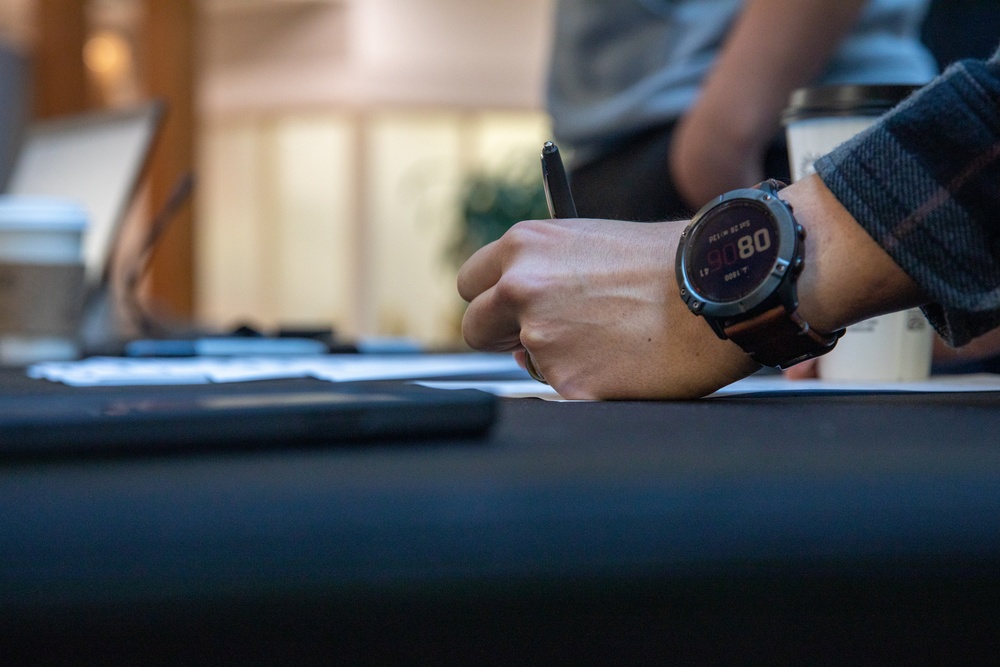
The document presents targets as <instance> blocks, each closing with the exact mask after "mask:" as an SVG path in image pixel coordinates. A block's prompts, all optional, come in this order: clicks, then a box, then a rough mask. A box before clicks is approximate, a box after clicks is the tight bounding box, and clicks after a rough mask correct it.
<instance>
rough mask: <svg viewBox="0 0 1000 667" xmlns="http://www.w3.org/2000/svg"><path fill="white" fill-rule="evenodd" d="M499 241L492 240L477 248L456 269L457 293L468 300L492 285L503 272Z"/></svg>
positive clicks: (470, 300)
mask: <svg viewBox="0 0 1000 667" xmlns="http://www.w3.org/2000/svg"><path fill="white" fill-rule="evenodd" d="M500 254H501V251H500V243H499V241H494V242H493V243H490V244H487V245H485V246H483V247H482V248H480V249H479V250H477V251H476V252H475V253H474V254H473V255H472V257H470V258H469V259H467V260H466V261H465V264H463V265H462V267H461V268H460V269H459V270H458V294H459V296H461V297H462V298H463V299H465V300H466V301H468V302H470V303H471V302H472V301H473V300H474V299H475V298H476V297H477V296H479V295H480V294H482V293H483V292H485V291H486V290H488V289H489V288H491V287H493V286H494V285H496V284H497V281H499V280H500V276H501V275H502V274H503V265H502V263H501V258H500Z"/></svg>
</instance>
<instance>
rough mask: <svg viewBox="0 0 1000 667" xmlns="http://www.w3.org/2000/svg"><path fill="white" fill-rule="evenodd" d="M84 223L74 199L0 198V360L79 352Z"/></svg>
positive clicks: (70, 355)
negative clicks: (78, 337)
mask: <svg viewBox="0 0 1000 667" xmlns="http://www.w3.org/2000/svg"><path fill="white" fill-rule="evenodd" d="M86 227H87V214H86V211H85V210H84V209H83V208H82V207H80V206H79V205H77V204H75V203H73V202H69V201H65V200H60V199H54V198H48V197H13V196H6V197H0V363H2V364H5V365H22V364H27V363H32V362H35V361H48V360H65V359H72V358H75V357H77V356H78V354H79V345H78V343H77V336H78V332H79V327H80V316H81V314H82V309H83V294H84V266H83V260H82V248H83V243H82V241H83V233H84V230H85V229H86Z"/></svg>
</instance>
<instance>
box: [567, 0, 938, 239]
mask: <svg viewBox="0 0 1000 667" xmlns="http://www.w3.org/2000/svg"><path fill="white" fill-rule="evenodd" d="M928 4H929V3H928V1H927V0H870V1H865V0H746V1H741V0H708V1H706V0H558V2H557V8H556V18H555V36H554V44H553V51H552V56H551V64H550V72H549V81H548V93H547V106H548V111H549V113H550V114H551V117H552V122H553V131H554V134H555V137H556V139H557V140H558V142H559V143H560V145H561V146H562V148H563V150H564V151H566V152H567V153H568V156H569V158H568V161H569V167H570V171H571V178H572V184H573V191H574V195H575V197H576V202H577V208H578V210H579V213H580V215H581V216H583V217H598V218H616V219H626V220H643V221H649V220H663V219H669V218H681V217H686V216H689V215H690V214H691V213H693V212H694V211H696V210H697V209H698V208H700V207H701V206H702V205H703V204H704V203H705V202H707V201H708V200H709V199H711V198H712V197H714V196H717V195H719V194H721V193H723V192H726V191H728V190H732V189H735V188H740V187H748V186H751V185H753V184H755V183H758V182H760V181H761V180H763V179H764V178H765V177H773V178H779V179H781V180H785V181H788V180H789V169H788V157H787V150H786V146H785V141H784V136H783V134H784V133H783V129H782V127H781V122H780V119H781V113H782V111H783V110H784V108H785V106H786V104H787V102H788V98H789V95H790V93H791V92H792V91H793V90H795V89H796V88H800V87H803V86H808V85H820V84H875V83H883V84H885V83H892V84H923V83H926V82H927V81H929V80H930V79H931V77H933V76H934V74H936V73H937V69H938V68H937V64H936V62H935V59H934V58H933V56H932V55H931V53H930V52H929V51H928V49H927V48H926V47H925V46H924V45H923V44H922V42H921V39H920V34H921V25H922V22H923V20H924V18H925V16H926V13H927V10H928Z"/></svg>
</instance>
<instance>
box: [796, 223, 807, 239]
mask: <svg viewBox="0 0 1000 667" xmlns="http://www.w3.org/2000/svg"><path fill="white" fill-rule="evenodd" d="M795 233H796V234H798V235H799V238H800V239H802V240H803V241H804V240H805V238H806V228H805V227H803V226H802V225H800V224H799V223H795Z"/></svg>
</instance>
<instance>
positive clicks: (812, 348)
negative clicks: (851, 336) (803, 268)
mask: <svg viewBox="0 0 1000 667" xmlns="http://www.w3.org/2000/svg"><path fill="white" fill-rule="evenodd" d="M723 331H724V332H725V334H726V337H727V338H729V339H730V340H732V341H733V342H734V343H736V344H737V345H739V346H740V347H742V348H743V349H744V350H748V351H749V350H752V352H749V354H750V356H751V357H753V359H754V360H755V361H757V362H758V363H761V364H763V365H765V366H777V367H779V368H788V367H789V366H793V365H795V364H797V363H799V362H800V361H805V360H806V359H811V358H813V357H818V356H820V355H822V354H825V353H827V352H829V351H830V350H831V349H833V346H834V345H835V344H836V343H837V340H838V339H839V338H840V337H841V336H842V335H843V334H844V330H843V329H841V330H839V331H835V332H833V333H832V334H824V333H820V332H818V331H815V330H814V329H812V328H811V327H810V326H809V324H808V323H807V322H806V321H805V320H803V319H802V318H801V317H799V315H798V313H797V312H795V311H793V312H788V311H787V310H785V307H784V306H783V305H782V304H778V305H777V306H775V307H773V308H771V309H770V310H766V311H764V312H763V313H761V314H759V315H757V316H756V317H752V318H750V319H748V320H744V321H742V322H737V323H735V324H732V325H730V326H728V327H726V328H725V329H723Z"/></svg>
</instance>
